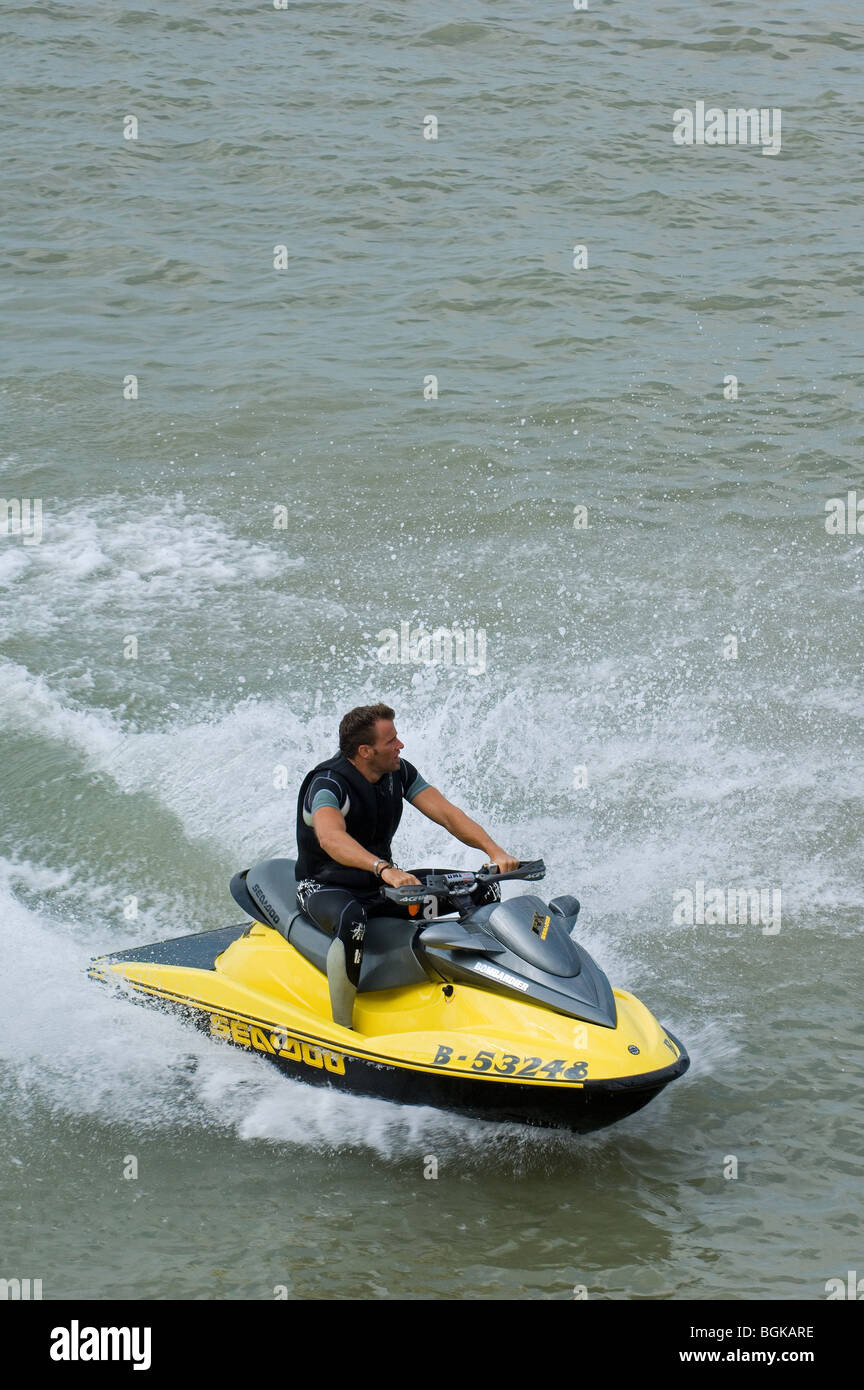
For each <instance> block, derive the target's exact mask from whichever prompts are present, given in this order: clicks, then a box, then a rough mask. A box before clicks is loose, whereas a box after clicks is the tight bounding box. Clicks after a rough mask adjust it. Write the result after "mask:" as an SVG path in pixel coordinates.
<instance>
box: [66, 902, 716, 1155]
mask: <svg viewBox="0 0 864 1390" xmlns="http://www.w3.org/2000/svg"><path fill="white" fill-rule="evenodd" d="M90 974H91V975H92V976H93V977H94V978H96V979H100V980H103V981H112V980H116V981H118V982H123V983H124V984H125V985H126V986H127V987H131V989H132V990H133V991H134V994H135V996H136V997H137V998H139V999H140V1000H141V1001H142V1002H149V1003H152V1004H155V1005H158V1006H161V1007H164V1008H170V1009H171V1010H174V1011H177V1012H179V1013H180V1014H182V1015H183V1016H184V1017H186V1018H188V1019H191V1020H192V1021H194V1022H195V1023H196V1024H197V1025H198V1026H199V1027H200V1028H202V1029H203V1030H204V1031H206V1032H208V1033H209V1034H210V1035H211V1036H212V1037H214V1038H218V1039H220V1040H221V1041H223V1042H227V1043H231V1044H233V1045H234V1046H236V1047H240V1048H243V1049H244V1050H245V1051H247V1052H254V1053H257V1054H259V1055H260V1056H262V1057H266V1058H267V1059H268V1061H270V1062H273V1063H274V1064H275V1065H277V1066H278V1067H279V1068H280V1069H281V1070H282V1071H283V1072H284V1073H285V1075H287V1076H289V1077H292V1078H294V1079H296V1080H298V1081H306V1082H310V1083H312V1084H315V1085H323V1086H329V1087H331V1088H334V1089H337V1090H341V1091H348V1092H351V1093H353V1094H357V1095H362V1096H376V1097H380V1098H382V1099H386V1100H390V1101H396V1102H399V1103H401V1104H410V1105H430V1106H436V1107H439V1108H442V1109H447V1110H452V1111H456V1112H458V1113H460V1114H464V1115H469V1116H474V1117H479V1118H484V1119H490V1120H497V1121H514V1120H515V1121H519V1122H522V1123H528V1124H534V1125H543V1126H552V1127H556V1128H564V1129H569V1130H573V1131H575V1132H578V1133H588V1132H590V1131H592V1130H597V1129H603V1128H605V1127H606V1126H607V1125H610V1124H613V1123H615V1122H616V1121H617V1120H620V1119H622V1118H623V1117H624V1116H626V1115H629V1114H632V1113H633V1112H634V1111H636V1110H639V1109H641V1108H642V1106H643V1105H646V1104H647V1103H648V1102H649V1101H650V1100H652V1099H653V1097H654V1096H656V1095H657V1094H658V1093H659V1092H660V1091H662V1090H663V1088H664V1087H665V1086H667V1085H668V1084H669V1082H670V1081H673V1080H675V1078H676V1077H679V1076H681V1075H683V1073H684V1072H685V1071H686V1070H687V1068H688V1067H689V1065H690V1061H689V1058H688V1056H687V1053H686V1051H685V1050H684V1048H683V1047H682V1045H681V1043H679V1042H678V1040H677V1039H676V1038H675V1037H674V1036H673V1035H672V1034H671V1033H669V1032H668V1030H666V1029H665V1028H663V1027H661V1025H660V1024H659V1023H658V1022H657V1020H656V1019H655V1018H654V1017H653V1015H652V1014H651V1013H650V1012H649V1011H648V1009H646V1008H645V1006H644V1004H641V1003H640V1002H639V1000H638V999H637V998H636V997H635V996H634V995H632V994H629V993H627V992H626V991H623V990H613V994H614V999H615V1005H616V1008H617V1026H616V1027H614V1028H609V1027H604V1026H600V1025H598V1024H592V1023H583V1022H579V1021H578V1020H576V1019H574V1018H572V1017H567V1016H566V1015H564V1014H562V1013H557V1012H555V1011H554V1010H552V1009H550V1008H544V1007H542V1006H540V1005H537V1004H535V1003H533V1002H532V1001H530V1000H522V999H514V998H511V997H508V996H506V995H503V994H498V993H495V992H494V991H493V990H492V989H486V988H482V987H476V986H474V985H471V984H466V983H463V982H457V983H455V984H446V983H443V982H435V981H433V980H432V979H429V980H428V981H426V982H424V983H420V984H411V985H408V986H404V987H400V988H395V989H383V990H377V991H371V992H366V993H363V992H361V993H359V994H358V995H357V998H356V1002H355V1007H354V1025H355V1026H354V1028H353V1029H348V1028H343V1027H341V1026H340V1025H338V1024H336V1023H334V1022H333V1020H332V1017H331V1014H330V1001H329V995H328V988H327V980H326V977H325V976H324V975H323V974H322V973H321V971H320V970H316V969H315V967H314V966H313V965H311V964H310V963H309V961H308V960H306V959H305V958H304V956H302V955H301V954H300V953H299V952H298V951H297V950H296V949H295V948H294V947H293V946H292V945H291V944H290V943H289V942H288V941H287V940H286V939H285V937H284V936H283V935H282V934H281V933H280V932H278V931H276V930H275V929H274V928H272V927H269V926H266V925H264V924H263V923H261V922H255V923H253V924H252V925H251V926H234V927H227V928H219V929H217V930H216V931H209V932H202V933H200V934H198V935H195V936H186V937H181V938H178V939H176V940H173V941H164V942H158V943H156V944H155V945H152V946H145V947H140V948H138V949H137V950H131V951H123V952H119V953H115V954H113V955H107V956H101V957H99V958H98V959H97V960H95V961H94V962H93V963H92V965H91V968H90Z"/></svg>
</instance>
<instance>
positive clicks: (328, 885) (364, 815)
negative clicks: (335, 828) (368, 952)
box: [296, 753, 500, 987]
mask: <svg viewBox="0 0 864 1390" xmlns="http://www.w3.org/2000/svg"><path fill="white" fill-rule="evenodd" d="M428 785H429V783H428V782H425V781H424V780H423V778H422V777H421V776H420V774H419V773H418V772H417V769H416V768H415V767H414V766H412V764H411V763H409V762H406V761H405V760H404V759H400V762H399V770H398V772H390V773H385V774H384V776H383V777H382V778H380V779H379V781H378V782H369V781H368V780H367V779H366V778H365V777H364V776H363V774H362V772H360V771H359V770H358V769H357V768H356V767H355V766H354V764H353V763H351V762H350V761H349V760H348V759H347V758H346V757H344V755H343V754H341V753H340V754H337V755H336V757H333V758H328V759H327V760H326V762H323V763H319V764H318V766H317V767H314V768H313V769H312V771H311V772H309V773H307V775H306V777H305V778H304V779H303V784H302V786H301V788H300V793H299V796H298V798H297V847H298V854H297V867H296V874H297V904H298V906H299V908H300V910H301V912H303V913H304V914H305V915H306V916H307V917H309V918H310V919H311V920H312V921H313V922H314V923H315V924H316V926H319V927H321V928H323V930H324V931H327V932H329V933H330V934H331V935H333V936H338V937H339V938H340V940H341V941H342V943H343V945H344V947H345V965H346V969H347V972H348V979H349V981H350V983H351V984H352V985H354V986H355V987H356V985H357V983H358V981H359V979H360V967H361V965H362V964H363V941H364V938H365V935H366V924H367V921H368V919H369V918H370V917H381V916H387V917H402V918H407V919H409V920H410V919H411V918H413V917H417V918H418V920H422V919H421V917H420V910H419V909H417V908H415V910H414V912H413V913H412V912H411V910H410V909H409V908H408V907H407V906H406V907H403V906H401V905H400V904H398V903H394V902H391V901H390V900H389V899H387V898H385V897H384V896H383V893H382V891H381V889H382V884H381V881H380V880H379V879H378V878H376V876H375V874H373V873H371V872H370V871H367V870H366V869H353V868H348V867H347V866H346V865H344V864H340V863H338V861H337V860H335V859H331V857H330V855H329V854H327V853H326V852H325V851H324V850H323V849H322V848H321V845H320V844H319V843H318V837H317V835H316V834H315V829H314V825H313V816H314V813H315V811H317V810H320V808H321V807H322V806H333V807H334V808H335V809H336V810H338V811H340V812H341V814H342V816H343V817H344V820H345V828H346V830H347V832H348V834H349V835H350V836H351V837H352V839H354V840H356V841H357V842H358V844H361V845H362V846H363V848H364V849H368V850H369V852H370V854H374V855H376V857H377V858H379V859H387V860H390V859H391V858H392V851H391V848H390V842H391V840H392V838H393V835H394V834H395V833H396V829H397V827H398V825H399V821H400V820H401V818H402V806H403V802H404V801H406V800H407V801H413V800H414V798H415V797H416V796H418V795H419V794H420V792H422V791H424V790H425V789H426V788H427V787H428ZM407 872H409V873H413V874H415V876H416V877H417V878H419V879H420V880H421V881H423V880H424V879H425V877H426V875H427V874H429V873H431V872H433V871H432V870H430V869H419V870H418V869H411V870H408V871H407ZM499 897H500V893H499V891H498V888H497V885H490V886H487V887H485V888H483V889H475V890H474V891H473V892H472V898H473V899H474V901H475V902H478V903H479V902H491V901H497V899H498V898H499ZM454 910H455V904H453V903H452V902H451V901H450V899H449V898H448V899H444V900H443V901H441V902H440V903H439V904H438V907H437V912H438V914H439V915H440V914H443V913H445V912H453V911H454Z"/></svg>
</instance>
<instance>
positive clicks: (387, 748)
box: [339, 705, 405, 781]
mask: <svg viewBox="0 0 864 1390" xmlns="http://www.w3.org/2000/svg"><path fill="white" fill-rule="evenodd" d="M394 712H395V711H394V710H392V709H391V708H390V706H389V705H358V706H357V708H356V709H352V710H349V711H348V713H347V714H346V715H345V716H344V718H343V719H342V722H341V723H340V725H339V751H340V752H341V753H344V755H345V757H346V758H348V759H350V761H351V762H352V763H354V764H355V766H356V767H358V768H359V769H360V771H361V772H362V773H363V774H364V775H365V776H366V777H368V778H369V779H370V781H377V780H378V778H379V777H383V776H384V774H385V773H387V772H395V771H396V769H397V768H398V766H399V754H400V753H401V751H402V749H403V748H404V747H405V745H404V743H400V741H399V736H398V734H397V733H396V725H395V724H394V723H393V715H394Z"/></svg>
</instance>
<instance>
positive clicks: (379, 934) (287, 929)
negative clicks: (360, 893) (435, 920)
mask: <svg viewBox="0 0 864 1390" xmlns="http://www.w3.org/2000/svg"><path fill="white" fill-rule="evenodd" d="M294 866H295V860H293V859H266V860H264V861H262V863H260V864H256V865H254V867H253V868H251V869H244V870H243V872H242V873H239V874H235V875H234V877H233V878H232V880H231V896H232V897H233V899H234V901H235V902H236V903H238V904H239V905H240V907H242V908H243V911H244V912H248V914H249V916H250V917H254V919H255V921H256V922H263V923H264V924H265V925H266V926H269V927H275V929H276V931H278V932H281V934H282V935H283V936H284V937H285V940H286V941H288V942H290V944H291V945H292V946H293V947H294V949H295V950H296V951H299V953H300V955H301V956H303V958H304V960H308V961H309V964H310V965H314V966H315V968H316V970H320V971H321V973H322V975H326V974H327V952H328V950H329V949H330V945H331V943H332V941H333V938H332V936H331V935H330V933H329V932H326V931H322V929H321V928H320V927H318V926H316V925H315V923H314V922H311V921H310V920H309V918H308V917H304V915H303V913H302V912H301V911H300V909H299V908H298V906H297V879H296V876H295V872H294ZM247 879H251V882H248V883H247ZM426 925H428V924H427V923H425V922H423V921H422V920H421V921H420V922H419V923H418V922H412V921H405V920H404V919H403V918H401V917H370V919H369V923H368V926H367V927H366V939H365V941H364V943H363V965H362V967H361V971H360V983H359V985H358V989H359V991H360V992H361V993H368V992H369V991H371V990H377V989H397V988H400V987H403V986H406V985H416V984H422V983H423V981H424V980H428V978H429V976H428V975H427V973H426V971H425V970H424V969H423V966H422V965H421V964H420V962H419V960H418V959H417V957H416V955H415V954H414V950H413V947H412V943H413V941H414V937H415V936H416V934H417V932H418V930H419V928H420V927H421V926H426Z"/></svg>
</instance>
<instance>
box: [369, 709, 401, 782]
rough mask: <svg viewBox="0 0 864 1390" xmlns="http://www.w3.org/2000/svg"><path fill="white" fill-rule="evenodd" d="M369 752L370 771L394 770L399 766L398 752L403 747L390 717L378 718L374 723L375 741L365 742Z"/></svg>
mask: <svg viewBox="0 0 864 1390" xmlns="http://www.w3.org/2000/svg"><path fill="white" fill-rule="evenodd" d="M366 746H367V747H368V748H370V749H371V754H370V757H369V760H368V762H367V767H368V768H369V771H370V772H376V773H380V774H381V776H382V777H383V776H384V773H385V772H396V771H397V769H398V767H399V754H400V753H401V752H402V749H403V748H404V747H405V744H404V743H401V742H400V740H399V735H398V734H397V732H396V725H395V724H394V723H393V720H392V719H378V720H377V721H376V723H375V742H374V743H373V744H371V745H370V744H367V745H366Z"/></svg>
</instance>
